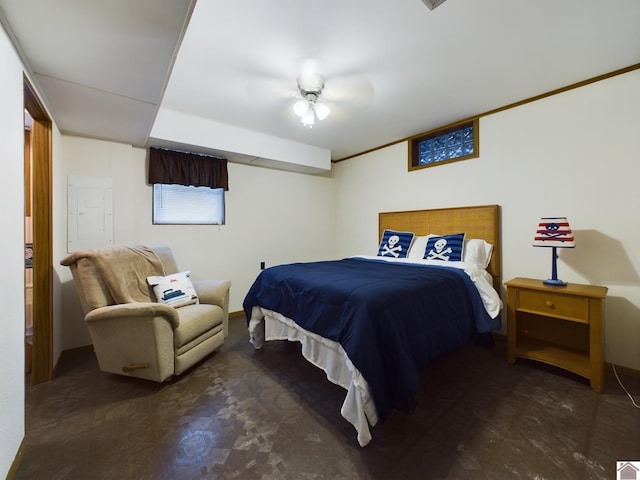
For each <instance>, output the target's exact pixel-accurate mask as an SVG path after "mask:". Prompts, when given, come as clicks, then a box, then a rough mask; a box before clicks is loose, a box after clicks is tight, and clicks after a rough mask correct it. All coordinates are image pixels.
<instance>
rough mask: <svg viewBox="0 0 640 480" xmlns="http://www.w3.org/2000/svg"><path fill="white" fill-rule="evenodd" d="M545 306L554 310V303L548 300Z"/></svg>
mask: <svg viewBox="0 0 640 480" xmlns="http://www.w3.org/2000/svg"><path fill="white" fill-rule="evenodd" d="M544 304H545V305H546V306H547V307H549V308H553V307H554V305H553V302H551V301H550V300H547V301H546V302H544Z"/></svg>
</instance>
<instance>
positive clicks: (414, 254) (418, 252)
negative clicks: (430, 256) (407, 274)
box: [407, 234, 434, 260]
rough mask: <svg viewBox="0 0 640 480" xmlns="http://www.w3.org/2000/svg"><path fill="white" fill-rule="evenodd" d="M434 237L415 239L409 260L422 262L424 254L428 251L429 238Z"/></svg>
mask: <svg viewBox="0 0 640 480" xmlns="http://www.w3.org/2000/svg"><path fill="white" fill-rule="evenodd" d="M433 236H434V235H432V234H430V235H424V236H419V237H413V243H412V244H411V248H410V249H409V255H407V258H411V259H412V260H422V259H423V258H424V252H425V250H426V249H427V242H428V241H429V238H430V237H433Z"/></svg>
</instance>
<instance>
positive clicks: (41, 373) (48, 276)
mask: <svg viewBox="0 0 640 480" xmlns="http://www.w3.org/2000/svg"><path fill="white" fill-rule="evenodd" d="M23 85H24V109H25V112H28V114H29V117H30V123H31V130H30V132H29V137H30V138H29V148H30V153H29V156H30V163H29V176H28V177H27V172H26V168H25V190H27V185H29V186H28V190H29V193H28V195H29V200H30V202H29V208H28V212H29V213H30V222H29V223H30V232H27V222H28V220H27V215H26V213H27V210H26V209H25V267H26V266H27V258H26V257H27V251H28V250H29V247H30V250H31V254H32V255H31V265H30V268H27V270H30V271H31V275H30V278H31V285H32V288H31V292H30V293H31V294H32V297H31V305H30V307H29V306H28V305H25V312H27V311H28V310H29V311H30V315H31V319H32V321H31V327H32V329H31V330H30V332H31V339H30V341H31V343H30V344H29V347H28V349H29V350H30V351H31V355H30V357H31V365H30V366H31V368H30V370H31V373H30V382H31V384H32V385H35V384H38V383H41V382H45V381H47V380H51V379H52V378H53V241H52V238H53V235H52V232H53V222H52V211H53V208H52V203H53V202H52V163H53V162H52V147H51V140H52V134H51V129H52V127H51V119H50V118H49V115H48V114H47V112H46V110H45V109H44V107H43V105H42V103H41V102H40V100H39V99H38V96H37V95H36V93H35V90H34V88H33V87H32V85H31V84H30V83H29V81H28V80H27V78H26V77H25V78H24V81H23ZM25 123H26V121H25ZM25 137H26V131H25ZM26 148H27V147H26V141H25V150H26ZM25 158H26V154H25ZM25 200H26V199H25ZM27 233H29V234H30V235H31V242H27V241H26V240H27ZM27 243H30V245H26V244H27ZM26 278H27V275H25V280H26ZM25 287H26V281H25ZM25 297H26V295H25ZM27 314H28V313H25V317H26V316H27ZM27 321H28V319H27V318H25V329H26V324H27ZM28 332H29V331H25V334H26V333H28Z"/></svg>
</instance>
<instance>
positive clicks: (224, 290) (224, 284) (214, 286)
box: [193, 280, 231, 310]
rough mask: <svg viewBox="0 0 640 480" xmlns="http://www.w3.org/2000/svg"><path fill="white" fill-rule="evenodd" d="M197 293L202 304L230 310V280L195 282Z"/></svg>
mask: <svg viewBox="0 0 640 480" xmlns="http://www.w3.org/2000/svg"><path fill="white" fill-rule="evenodd" d="M193 286H194V287H195V289H196V293H197V294H198V297H199V298H200V303H206V304H209V305H218V306H220V307H222V308H223V309H224V310H226V309H227V308H228V303H229V298H228V295H229V289H230V288H231V282H230V281H229V280H196V281H194V282H193Z"/></svg>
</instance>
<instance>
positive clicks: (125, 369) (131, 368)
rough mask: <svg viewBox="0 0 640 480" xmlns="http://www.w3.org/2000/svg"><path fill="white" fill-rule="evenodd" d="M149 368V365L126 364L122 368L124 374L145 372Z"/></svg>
mask: <svg viewBox="0 0 640 480" xmlns="http://www.w3.org/2000/svg"><path fill="white" fill-rule="evenodd" d="M145 368H149V364H148V363H126V364H124V365H123V366H122V371H123V372H133V371H134V370H143V369H145Z"/></svg>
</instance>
